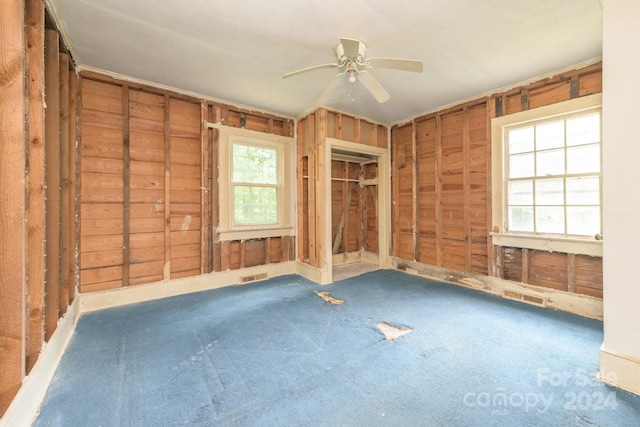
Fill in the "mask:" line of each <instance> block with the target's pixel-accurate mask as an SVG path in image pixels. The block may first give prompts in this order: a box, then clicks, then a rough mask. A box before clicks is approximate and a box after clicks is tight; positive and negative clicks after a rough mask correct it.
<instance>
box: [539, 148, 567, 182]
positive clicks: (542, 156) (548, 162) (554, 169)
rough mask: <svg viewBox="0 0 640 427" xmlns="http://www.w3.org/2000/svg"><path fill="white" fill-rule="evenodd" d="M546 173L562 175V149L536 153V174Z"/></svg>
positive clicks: (543, 174)
mask: <svg viewBox="0 0 640 427" xmlns="http://www.w3.org/2000/svg"><path fill="white" fill-rule="evenodd" d="M546 175H564V149H562V150H550V151H541V152H538V153H537V158H536V176H546Z"/></svg>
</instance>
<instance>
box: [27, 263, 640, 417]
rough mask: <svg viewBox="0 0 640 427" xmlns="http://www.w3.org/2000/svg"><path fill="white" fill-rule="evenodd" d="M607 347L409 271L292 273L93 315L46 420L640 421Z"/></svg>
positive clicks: (583, 324)
mask: <svg viewBox="0 0 640 427" xmlns="http://www.w3.org/2000/svg"><path fill="white" fill-rule="evenodd" d="M314 290H322V291H330V292H331V296H332V297H335V298H339V299H342V300H344V304H343V305H332V304H329V303H327V302H325V301H323V300H322V299H321V298H320V297H319V296H318V295H316V294H315V293H314V292H313V291H314ZM379 321H383V322H387V323H389V324H391V325H404V326H411V327H413V328H414V329H413V330H412V331H411V332H410V333H408V334H407V335H404V336H402V337H400V338H398V339H396V340H386V339H385V337H384V336H383V335H382V333H381V332H380V331H379V329H378V328H377V322H379ZM602 340H603V335H602V323H601V322H599V321H596V320H591V319H585V318H581V317H578V316H574V315H570V314H567V313H562V312H556V311H552V310H546V309H541V308H538V307H532V306H527V305H524V304H520V303H516V302H513V301H508V300H504V299H501V298H498V297H494V296H491V295H488V294H484V293H481V292H477V291H473V290H470V289H466V288H462V287H458V286H454V285H449V284H444V283H438V282H434V281H430V280H426V279H423V278H419V277H416V276H412V275H408V274H404V273H402V272H398V271H392V270H383V271H377V272H373V273H367V274H365V275H362V276H359V277H355V278H351V279H346V280H343V281H340V282H336V283H334V284H332V285H329V286H319V285H316V284H314V283H312V282H310V281H307V280H306V279H303V278H301V277H299V276H293V275H290V276H283V277H279V278H274V279H270V280H267V281H264V282H259V283H254V284H248V285H243V286H233V287H227V288H222V289H217V290H212V291H206V292H200V293H196V294H190V295H184V296H178V297H172V298H166V299H163V300H158V301H151V302H145V303H140V304H135V305H130V306H124V307H118V308H113V309H108V310H102V311H97V312H92V313H87V314H85V315H83V316H82V317H81V318H80V319H79V321H78V325H77V328H76V331H75V333H74V335H73V337H72V339H71V342H70V343H69V346H68V348H67V350H66V352H65V354H64V356H63V358H62V361H61V363H60V365H59V367H58V369H57V371H56V373H55V377H54V379H53V382H52V384H51V386H50V388H49V390H48V392H47V395H46V398H45V400H44V402H43V404H42V407H41V410H40V413H39V415H38V418H37V419H36V421H35V425H36V426H47V427H49V426H65V427H68V426H178V425H188V426H218V425H220V426H235V425H241V426H316V425H326V426H338V425H344V426H379V425H385V426H387V425H388V426H419V425H422V426H492V425H494V426H531V425H541V426H542V425H545V426H546V425H549V426H572V425H575V426H638V425H640V397H639V396H635V395H632V394H630V393H627V392H624V391H621V390H617V389H614V388H610V387H608V386H605V385H603V384H602V383H600V382H598V381H597V380H595V374H596V372H597V370H598V350H599V347H600V345H601V343H602Z"/></svg>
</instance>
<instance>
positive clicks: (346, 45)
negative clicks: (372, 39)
mask: <svg viewBox="0 0 640 427" xmlns="http://www.w3.org/2000/svg"><path fill="white" fill-rule="evenodd" d="M340 43H341V44H342V48H343V49H344V55H345V56H346V57H347V58H351V59H355V58H357V57H358V53H360V52H359V50H360V40H356V39H347V38H341V39H340Z"/></svg>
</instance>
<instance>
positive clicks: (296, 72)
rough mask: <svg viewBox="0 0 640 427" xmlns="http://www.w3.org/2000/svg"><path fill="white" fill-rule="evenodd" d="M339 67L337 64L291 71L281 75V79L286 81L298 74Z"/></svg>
mask: <svg viewBox="0 0 640 427" xmlns="http://www.w3.org/2000/svg"><path fill="white" fill-rule="evenodd" d="M337 67H339V65H338V64H336V63H333V64H321V65H314V66H313V67H308V68H303V69H301V70H297V71H292V72H290V73H286V74H283V75H282V78H283V79H287V78H289V77H293V76H297V75H299V74H304V73H308V72H309V71H315V70H320V69H323V68H337Z"/></svg>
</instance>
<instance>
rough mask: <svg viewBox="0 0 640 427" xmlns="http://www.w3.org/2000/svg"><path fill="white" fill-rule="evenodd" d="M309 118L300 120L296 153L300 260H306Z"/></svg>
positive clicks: (298, 256)
mask: <svg viewBox="0 0 640 427" xmlns="http://www.w3.org/2000/svg"><path fill="white" fill-rule="evenodd" d="M307 120H308V119H305V120H301V121H299V122H298V134H297V136H296V148H297V149H296V153H297V155H298V159H297V166H298V167H297V171H296V172H297V179H296V183H297V186H298V188H297V192H298V198H297V203H296V213H297V222H298V241H299V242H300V244H299V245H298V253H297V255H296V256H297V259H298V260H299V261H303V260H304V244H303V243H302V242H304V240H305V227H304V218H305V208H306V206H305V204H304V202H305V200H304V190H305V179H307V181H308V178H305V177H304V162H305V159H308V158H307V157H305V156H304V145H305V143H304V138H305V137H306V123H307Z"/></svg>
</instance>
